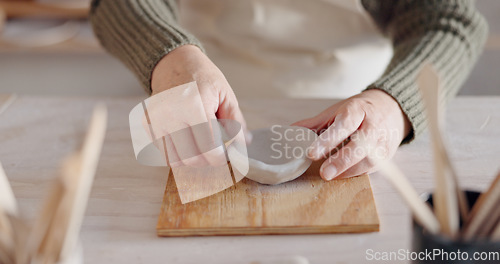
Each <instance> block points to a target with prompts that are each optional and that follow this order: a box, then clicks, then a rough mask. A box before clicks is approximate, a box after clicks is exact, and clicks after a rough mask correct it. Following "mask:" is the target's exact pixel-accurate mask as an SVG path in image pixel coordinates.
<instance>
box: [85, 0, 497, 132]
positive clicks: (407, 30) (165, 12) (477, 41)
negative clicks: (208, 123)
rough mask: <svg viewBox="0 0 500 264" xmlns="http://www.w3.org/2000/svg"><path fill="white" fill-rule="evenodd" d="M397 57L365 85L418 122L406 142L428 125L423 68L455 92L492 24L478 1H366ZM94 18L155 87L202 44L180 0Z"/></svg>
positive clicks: (104, 5) (128, 0)
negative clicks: (420, 77) (171, 57)
mask: <svg viewBox="0 0 500 264" xmlns="http://www.w3.org/2000/svg"><path fill="white" fill-rule="evenodd" d="M361 1H362V4H363V7H364V8H365V9H366V11H367V12H368V13H369V14H370V15H371V16H372V18H373V20H374V21H375V23H376V24H377V26H378V27H379V28H380V30H381V33H382V34H384V35H385V36H386V37H387V38H389V39H390V40H391V41H392V44H393V49H394V55H393V58H392V60H391V62H390V63H389V65H388V66H387V69H386V70H385V72H384V73H383V74H382V76H380V78H379V79H378V80H376V81H375V82H374V83H373V84H371V85H370V86H368V87H367V88H366V89H381V90H383V91H385V92H386V93H388V94H389V95H391V96H392V97H393V98H394V99H396V101H397V102H398V103H399V105H400V106H401V108H402V109H403V111H404V113H405V114H406V116H407V117H408V119H409V120H410V122H411V124H412V128H413V129H412V132H411V133H410V135H409V136H408V137H407V138H406V139H405V142H409V141H411V140H413V139H414V138H415V137H416V136H418V135H419V134H420V133H421V132H422V131H423V130H424V128H425V113H424V111H423V103H422V99H421V97H420V94H419V92H418V87H417V86H416V81H415V80H416V76H417V74H418V72H419V69H420V66H421V65H422V64H423V63H424V62H426V61H428V62H431V63H432V64H433V66H434V68H435V69H436V70H437V71H438V74H439V75H440V76H441V78H442V84H443V88H444V89H443V91H442V93H444V94H443V96H442V97H441V98H444V99H449V98H451V97H453V96H454V95H455V94H456V93H457V91H458V89H459V88H460V86H461V85H462V83H463V82H464V81H465V79H466V78H467V75H468V74H469V72H470V70H471V68H472V67H473V65H474V63H475V62H476V60H477V58H478V57H479V55H480V53H481V51H482V48H483V45H484V42H485V41H486V37H487V33H488V26H487V23H486V21H485V19H484V18H483V16H482V15H481V14H480V13H479V12H478V11H477V10H476V8H475V7H474V1H472V0H361ZM90 20H91V23H92V26H93V29H94V32H95V34H96V36H97V37H98V39H99V40H100V42H101V44H102V46H104V48H105V49H107V50H108V51H109V52H110V53H112V54H113V55H114V56H116V57H118V58H119V59H120V60H121V61H122V62H123V63H124V64H125V65H127V66H128V68H130V69H131V70H132V71H133V72H134V73H135V74H136V75H137V77H138V78H139V80H140V81H141V83H142V84H143V86H144V87H145V88H146V90H147V91H151V88H150V83H151V74H152V71H153V68H154V67H155V65H156V64H157V63H158V61H159V60H160V59H161V58H162V57H163V56H165V55H166V54H167V53H169V52H170V51H172V50H173V49H175V48H177V47H179V46H182V45H186V44H192V45H196V46H198V47H200V48H202V45H201V44H200V43H199V41H198V40H197V39H196V38H195V37H194V36H193V35H191V34H190V33H189V32H186V30H184V29H182V27H181V26H180V25H179V24H178V23H177V6H176V1H175V0H120V1H116V0H93V2H92V8H91V13H90Z"/></svg>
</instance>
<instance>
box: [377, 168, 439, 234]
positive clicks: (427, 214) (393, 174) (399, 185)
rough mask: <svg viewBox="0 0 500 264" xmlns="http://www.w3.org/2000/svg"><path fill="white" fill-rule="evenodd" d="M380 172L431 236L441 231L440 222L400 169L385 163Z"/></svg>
mask: <svg viewBox="0 0 500 264" xmlns="http://www.w3.org/2000/svg"><path fill="white" fill-rule="evenodd" d="M380 170H381V172H382V173H383V174H384V175H385V176H386V178H387V179H388V180H389V181H390V182H391V183H392V185H393V186H394V187H395V188H396V190H397V191H398V192H399V194H400V195H401V196H402V197H403V199H404V201H405V202H406V204H407V205H408V206H409V207H410V209H411V211H412V213H413V215H414V217H415V220H416V221H417V222H418V223H419V224H420V225H422V226H423V227H424V228H425V229H427V230H428V231H429V232H430V233H431V234H437V233H438V232H439V231H440V224H439V221H438V220H437V218H436V216H435V215H434V214H433V213H432V210H431V208H430V207H429V205H428V204H426V203H425V202H424V201H422V199H420V197H419V195H418V193H417V191H416V190H415V189H414V188H413V187H412V186H411V184H410V182H409V181H408V179H407V178H406V177H405V176H404V174H403V173H402V172H401V171H400V170H399V168H398V167H397V166H396V165H395V164H394V163H392V162H391V161H385V162H382V164H381V165H380Z"/></svg>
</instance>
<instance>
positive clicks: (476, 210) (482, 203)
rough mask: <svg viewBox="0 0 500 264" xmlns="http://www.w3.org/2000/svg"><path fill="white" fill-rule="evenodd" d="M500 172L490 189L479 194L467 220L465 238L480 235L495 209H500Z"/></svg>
mask: <svg viewBox="0 0 500 264" xmlns="http://www.w3.org/2000/svg"><path fill="white" fill-rule="evenodd" d="M499 202H500V172H499V173H498V175H497V177H496V178H495V180H494V181H493V183H492V184H491V185H490V187H489V188H488V190H487V191H486V192H485V193H483V194H482V195H481V196H479V198H478V200H477V201H476V203H475V204H474V207H472V211H471V213H470V216H469V218H468V219H467V221H466V222H465V227H464V230H463V238H464V239H465V240H471V239H473V238H475V237H476V236H478V235H479V232H480V230H481V229H484V228H485V227H484V225H485V222H486V221H488V219H489V218H491V216H492V213H493V211H494V210H500V209H499V208H498V204H499Z"/></svg>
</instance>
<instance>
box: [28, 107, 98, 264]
mask: <svg viewBox="0 0 500 264" xmlns="http://www.w3.org/2000/svg"><path fill="white" fill-rule="evenodd" d="M106 119H107V114H106V109H105V107H104V106H98V107H96V108H95V110H94V114H93V116H92V119H91V122H90V127H89V130H88V133H87V136H86V138H85V141H84V144H83V147H82V149H81V151H80V152H78V153H76V154H74V155H72V156H70V157H69V159H68V160H66V162H65V163H64V165H63V170H62V172H61V175H60V177H59V178H58V179H57V181H56V182H55V183H54V186H53V191H52V193H51V196H49V198H48V199H47V201H46V203H45V206H44V209H43V211H42V215H41V217H40V218H39V219H38V221H37V225H36V226H35V230H34V231H33V233H32V239H31V241H30V242H31V244H30V245H31V246H32V247H33V249H32V250H34V252H32V257H33V258H34V259H36V260H38V261H42V262H44V263H51V262H57V261H60V260H62V259H66V258H68V257H69V256H70V254H72V253H73V252H74V250H75V247H76V244H77V241H78V233H79V230H80V227H81V223H82V221H83V216H84V212H85V208H86V203H87V200H88V197H89V194H90V190H91V186H92V182H93V178H94V174H95V170H96V167H97V162H98V160H99V156H100V151H101V148H102V143H103V140H104V135H105V131H106Z"/></svg>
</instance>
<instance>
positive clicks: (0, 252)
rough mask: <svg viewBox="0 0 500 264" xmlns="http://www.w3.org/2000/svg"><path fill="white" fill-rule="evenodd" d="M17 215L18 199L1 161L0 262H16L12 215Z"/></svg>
mask: <svg viewBox="0 0 500 264" xmlns="http://www.w3.org/2000/svg"><path fill="white" fill-rule="evenodd" d="M16 215H17V204H16V199H15V197H14V193H13V192H12V189H11V188H10V184H9V181H8V179H7V175H5V171H4V170H3V167H2V163H0V263H14V259H15V255H14V254H13V252H14V251H15V239H14V230H13V226H12V222H11V216H16Z"/></svg>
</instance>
